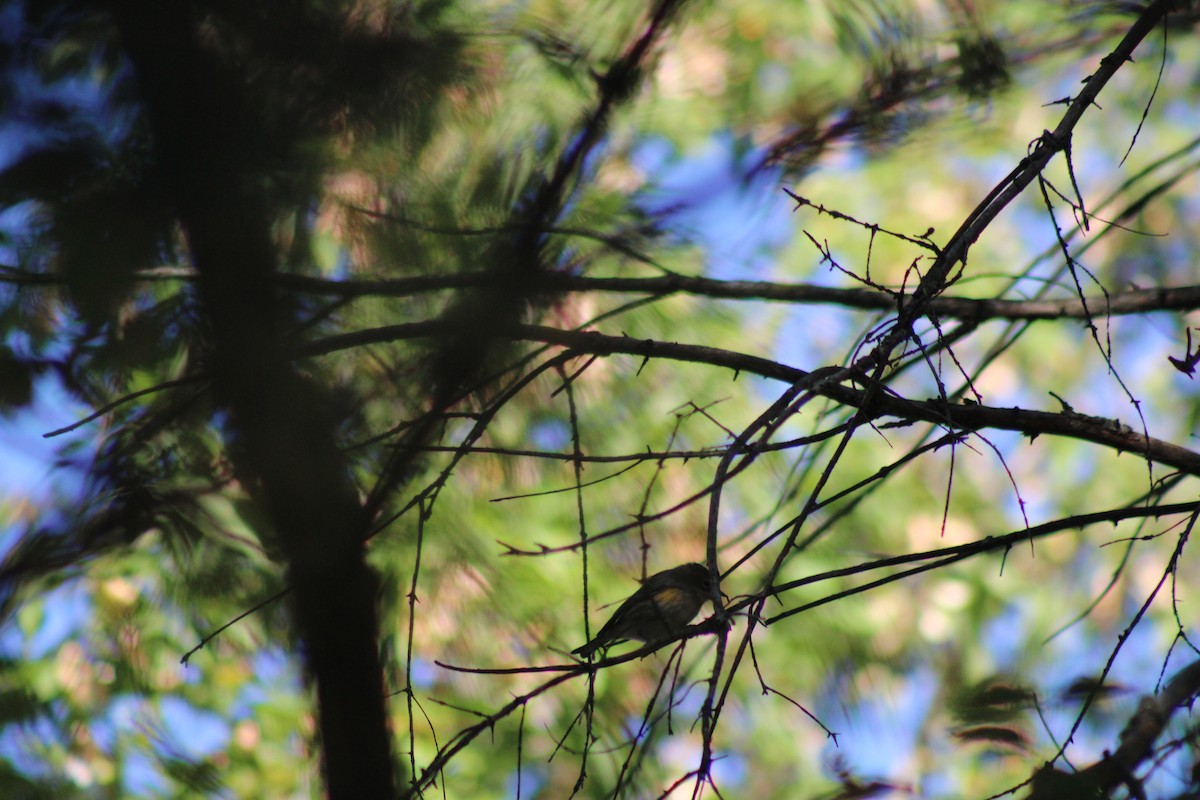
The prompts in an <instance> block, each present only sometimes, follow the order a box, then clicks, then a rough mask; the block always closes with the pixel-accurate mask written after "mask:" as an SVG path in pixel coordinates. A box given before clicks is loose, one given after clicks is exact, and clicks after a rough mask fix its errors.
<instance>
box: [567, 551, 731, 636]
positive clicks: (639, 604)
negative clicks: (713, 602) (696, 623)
mask: <svg viewBox="0 0 1200 800" xmlns="http://www.w3.org/2000/svg"><path fill="white" fill-rule="evenodd" d="M711 595H712V576H711V575H710V574H709V572H708V567H706V566H704V565H703V564H682V565H680V566H678V567H673V568H671V569H668V570H664V571H663V572H659V573H657V574H654V575H651V576H650V577H649V578H647V579H646V580H645V582H644V583H643V584H642V585H641V587H640V588H639V589H638V590H637V591H636V592H634V593H633V594H632V595H630V596H629V599H628V600H626V601H625V602H624V603H621V607H620V608H618V609H617V611H616V613H615V614H613V615H612V618H611V619H609V621H608V622H606V623H604V627H603V628H601V629H600V632H599V633H597V634H596V636H595V638H594V639H592V640H591V641H590V642H588V643H587V644H585V645H584V646H583V647H579V648H577V649H575V650H572V651H571V652H572V653H575V654H577V655H578V656H579V657H580V658H591V656H592V653H594V652H596V651H597V650H599V649H600V648H602V647H607V646H608V645H610V644H612V643H613V642H617V641H620V640H622V639H637V640H638V641H639V642H653V641H657V640H659V639H666V638H668V637H670V636H672V635H674V634H676V633H678V632H679V631H681V630H683V629H684V628H685V627H687V624H688V623H689V622H691V621H692V618H693V617H695V616H696V613H697V612H698V611H699V610H700V606H702V605H704V601H706V600H708V599H709V598H710V597H711Z"/></svg>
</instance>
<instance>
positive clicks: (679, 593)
mask: <svg viewBox="0 0 1200 800" xmlns="http://www.w3.org/2000/svg"><path fill="white" fill-rule="evenodd" d="M654 602H655V603H656V604H658V605H660V606H678V605H683V604H684V603H686V602H687V597H686V595H685V594H684V592H683V590H682V589H677V588H675V587H674V586H668V587H667V588H665V589H660V590H659V591H658V592H657V593H656V594H655V595H654Z"/></svg>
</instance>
